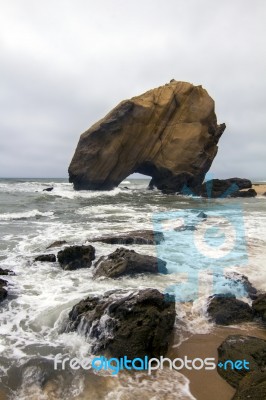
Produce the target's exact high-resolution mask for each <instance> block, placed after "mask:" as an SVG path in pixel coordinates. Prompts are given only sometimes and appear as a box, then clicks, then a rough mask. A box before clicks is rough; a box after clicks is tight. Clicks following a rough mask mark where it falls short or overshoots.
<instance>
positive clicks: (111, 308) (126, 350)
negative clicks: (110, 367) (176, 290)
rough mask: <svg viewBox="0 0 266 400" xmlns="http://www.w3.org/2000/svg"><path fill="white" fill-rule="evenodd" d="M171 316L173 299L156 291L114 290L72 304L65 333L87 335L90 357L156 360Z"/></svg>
mask: <svg viewBox="0 0 266 400" xmlns="http://www.w3.org/2000/svg"><path fill="white" fill-rule="evenodd" d="M175 315H176V313H175V301H174V297H172V296H169V295H163V294H162V293H160V292H159V291H158V290H156V289H144V290H138V291H136V292H132V293H130V294H128V292H126V291H122V290H117V291H112V292H108V293H106V294H105V295H104V296H101V297H92V296H91V297H88V298H87V299H85V300H82V301H81V302H79V303H78V304H77V305H75V306H74V307H73V309H72V310H71V312H70V313H69V320H70V321H69V324H68V326H67V329H66V330H67V331H75V330H78V331H79V332H82V333H83V334H85V335H87V336H88V337H89V338H90V340H92V341H93V345H92V353H93V354H102V353H103V351H108V352H109V353H110V354H111V355H112V356H114V357H123V356H127V357H128V358H130V359H133V358H135V357H144V356H145V355H147V356H148V357H158V356H160V355H164V354H165V353H166V351H167V348H168V343H169V339H170V334H171V333H172V331H173V327H174V322H175Z"/></svg>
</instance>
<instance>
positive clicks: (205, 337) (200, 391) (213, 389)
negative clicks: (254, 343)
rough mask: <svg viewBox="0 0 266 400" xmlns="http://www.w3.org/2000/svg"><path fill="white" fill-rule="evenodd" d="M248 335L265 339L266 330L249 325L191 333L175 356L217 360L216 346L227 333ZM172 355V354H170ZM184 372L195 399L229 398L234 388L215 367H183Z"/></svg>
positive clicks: (229, 399) (224, 399)
mask: <svg viewBox="0 0 266 400" xmlns="http://www.w3.org/2000/svg"><path fill="white" fill-rule="evenodd" d="M238 334H239V335H249V336H256V337H260V338H262V339H265V340H266V331H265V330H263V329H261V328H259V327H257V326H256V325H250V326H248V327H247V329H245V330H243V329H239V328H229V327H222V326H221V327H216V328H215V329H214V330H213V332H212V333H209V334H202V335H201V334H197V335H192V336H191V337H189V339H187V340H186V341H185V342H183V343H182V344H181V346H180V347H178V348H177V349H176V352H175V353H176V355H175V357H181V358H183V357H184V356H185V355H186V356H188V357H189V358H190V359H193V358H197V357H200V358H206V357H214V358H215V360H217V348H218V347H219V345H220V344H221V343H222V342H223V341H224V339H225V338H226V337H227V336H228V335H238ZM171 356H173V354H171ZM180 372H182V374H184V375H185V376H186V377H187V378H188V379H189V380H190V385H189V386H190V391H191V393H192V394H193V396H195V398H196V399H197V400H213V399H218V398H219V400H231V399H232V397H233V395H234V393H235V389H234V388H232V386H230V385H229V384H228V383H227V382H226V381H225V380H224V379H222V378H221V377H220V375H219V374H218V373H217V371H216V369H215V370H213V371H205V370H198V371H195V370H194V371H193V370H192V371H190V370H187V369H183V370H182V371H180Z"/></svg>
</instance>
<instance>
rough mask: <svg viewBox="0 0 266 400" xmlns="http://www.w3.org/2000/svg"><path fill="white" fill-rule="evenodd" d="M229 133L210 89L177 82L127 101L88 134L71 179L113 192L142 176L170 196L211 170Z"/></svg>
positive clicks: (82, 186)
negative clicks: (219, 120) (220, 120)
mask: <svg viewBox="0 0 266 400" xmlns="http://www.w3.org/2000/svg"><path fill="white" fill-rule="evenodd" d="M224 129H225V124H222V125H217V119H216V115H215V111H214V101H213V99H212V98H211V97H210V96H209V95H208V93H207V91H206V90H205V89H203V88H202V87H201V86H194V85H192V84H191V83H187V82H177V81H175V80H172V81H171V82H170V83H169V84H166V85H164V86H160V87H158V88H156V89H153V90H149V91H148V92H146V93H144V94H142V95H140V96H137V97H133V98H132V99H130V100H125V101H122V102H121V103H120V104H118V106H117V107H115V108H114V109H113V110H112V111H111V112H110V113H109V114H107V115H106V116H105V117H104V118H103V119H101V120H100V121H98V122H97V123H96V124H94V125H93V126H92V127H91V128H89V129H88V130H87V131H86V132H84V133H83V134H82V135H81V137H80V140H79V143H78V145H77V148H76V151H75V154H74V156H73V159H72V161H71V164H70V166H69V180H70V182H73V184H74V188H75V189H77V190H80V189H91V190H109V189H112V188H114V187H116V186H117V185H119V183H120V182H122V181H123V180H124V179H125V178H126V177H127V176H128V175H130V174H132V173H133V172H139V173H142V174H144V175H148V176H151V177H152V180H151V184H150V185H151V186H156V187H158V189H161V190H163V191H165V192H169V193H172V192H180V191H181V190H182V188H183V187H184V185H187V186H189V187H190V188H191V189H193V188H196V187H198V186H199V185H200V184H201V183H202V181H203V179H204V176H205V174H206V172H207V171H208V170H209V168H210V166H211V164H212V161H213V159H214V157H215V155H216V153H217V149H218V147H217V143H218V141H219V138H220V137H221V135H222V133H223V131H224Z"/></svg>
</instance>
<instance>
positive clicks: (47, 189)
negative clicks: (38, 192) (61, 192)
mask: <svg viewBox="0 0 266 400" xmlns="http://www.w3.org/2000/svg"><path fill="white" fill-rule="evenodd" d="M52 190H54V188H53V187H52V186H51V187H48V188H45V189H43V190H42V191H43V192H51V191H52Z"/></svg>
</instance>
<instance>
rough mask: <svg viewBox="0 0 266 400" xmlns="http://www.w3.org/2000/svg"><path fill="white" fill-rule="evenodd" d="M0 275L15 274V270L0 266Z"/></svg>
mask: <svg viewBox="0 0 266 400" xmlns="http://www.w3.org/2000/svg"><path fill="white" fill-rule="evenodd" d="M0 275H16V274H15V272H13V271H11V270H10V269H3V268H0Z"/></svg>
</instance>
